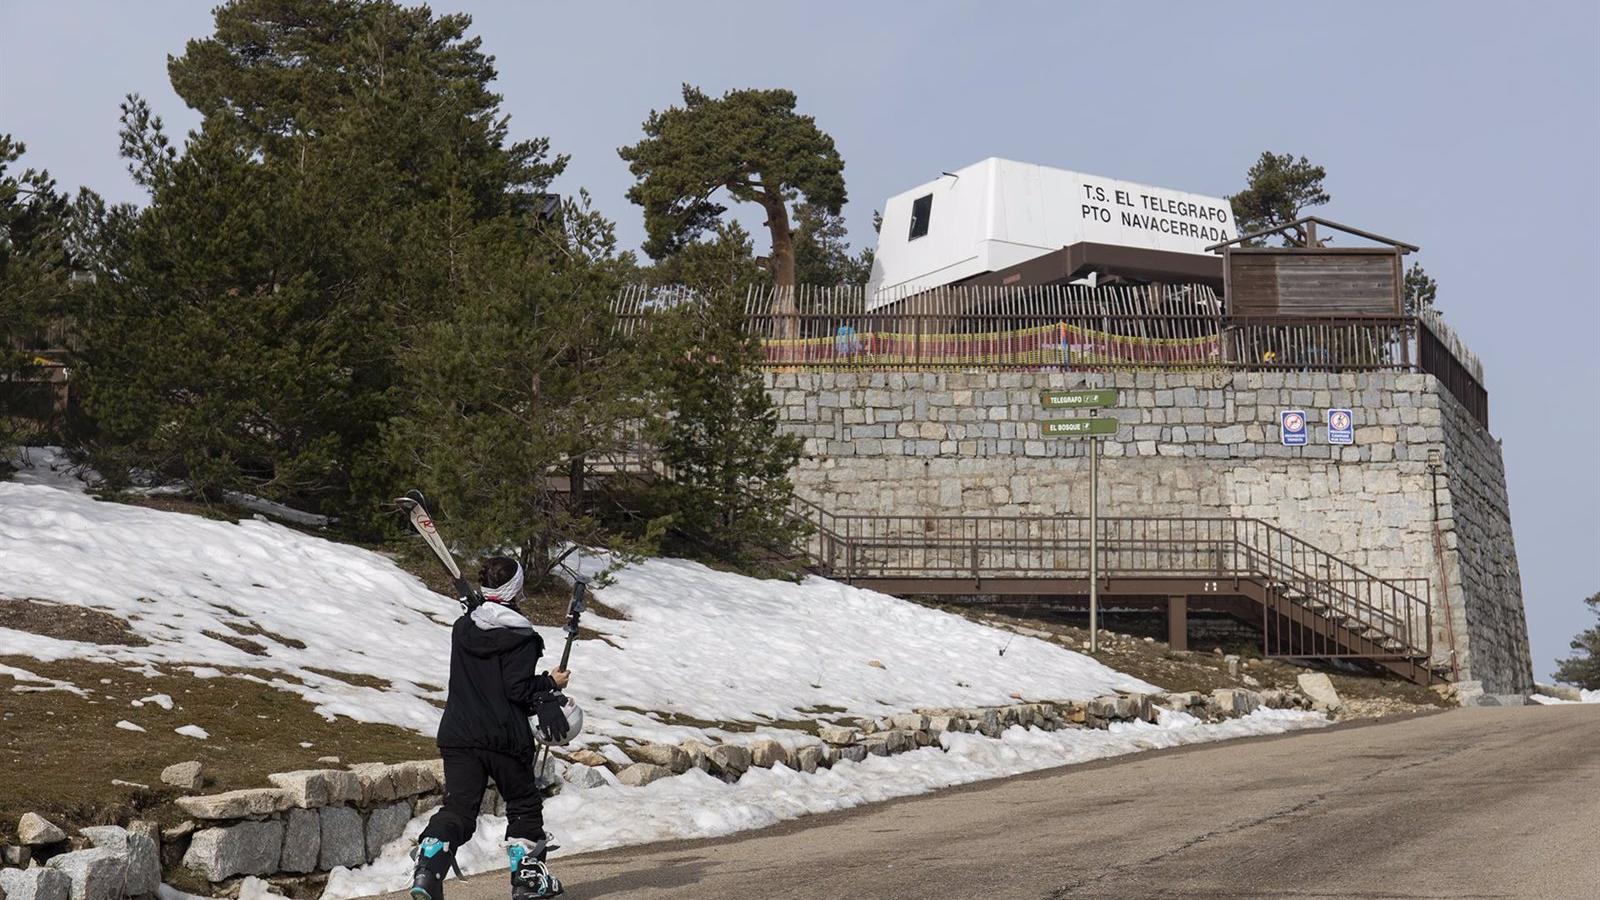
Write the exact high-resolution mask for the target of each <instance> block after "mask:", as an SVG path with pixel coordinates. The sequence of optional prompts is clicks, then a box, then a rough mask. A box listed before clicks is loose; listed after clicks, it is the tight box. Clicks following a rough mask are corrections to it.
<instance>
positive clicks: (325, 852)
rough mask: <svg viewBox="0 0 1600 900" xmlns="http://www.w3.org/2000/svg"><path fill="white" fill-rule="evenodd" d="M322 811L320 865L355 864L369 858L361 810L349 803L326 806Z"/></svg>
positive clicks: (326, 868) (323, 866)
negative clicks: (357, 810) (356, 809)
mask: <svg viewBox="0 0 1600 900" xmlns="http://www.w3.org/2000/svg"><path fill="white" fill-rule="evenodd" d="M319 815H320V816H321V817H322V823H321V824H322V829H321V833H320V835H319V840H320V841H321V844H322V846H321V847H319V848H318V850H317V868H319V869H323V870H324V871H326V870H331V869H332V868H334V867H335V866H347V867H354V866H359V865H361V864H362V863H364V862H366V861H367V835H366V829H364V828H363V827H362V824H361V813H359V812H356V811H355V810H353V809H351V808H350V807H348V806H324V807H323V808H322V810H321V811H320V813H319Z"/></svg>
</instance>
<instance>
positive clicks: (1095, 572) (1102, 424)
mask: <svg viewBox="0 0 1600 900" xmlns="http://www.w3.org/2000/svg"><path fill="white" fill-rule="evenodd" d="M1039 403H1040V404H1041V405H1042V406H1044V408H1045V409H1087V410H1089V415H1088V416H1087V417H1080V418H1076V419H1047V420H1045V421H1044V423H1043V424H1042V425H1041V426H1040V429H1039V430H1040V431H1041V432H1042V433H1043V434H1044V435H1045V436H1046V437H1081V438H1088V439H1089V652H1090V653H1098V652H1100V439H1101V438H1102V437H1104V436H1106V435H1112V434H1116V433H1117V424H1118V423H1117V420H1116V419H1111V418H1100V417H1098V416H1096V415H1095V413H1097V412H1099V411H1100V409H1102V408H1104V407H1108V406H1116V405H1117V391H1116V389H1115V388H1099V389H1089V390H1081V391H1042V392H1040V394H1039Z"/></svg>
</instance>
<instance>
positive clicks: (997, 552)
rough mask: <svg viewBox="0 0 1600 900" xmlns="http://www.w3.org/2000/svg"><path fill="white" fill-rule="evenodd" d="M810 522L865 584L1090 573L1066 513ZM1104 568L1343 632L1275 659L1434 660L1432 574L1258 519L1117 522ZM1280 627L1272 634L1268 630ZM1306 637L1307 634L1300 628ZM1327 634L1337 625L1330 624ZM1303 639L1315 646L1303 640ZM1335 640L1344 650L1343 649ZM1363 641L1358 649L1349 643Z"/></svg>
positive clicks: (1083, 530) (1082, 542)
mask: <svg viewBox="0 0 1600 900" xmlns="http://www.w3.org/2000/svg"><path fill="white" fill-rule="evenodd" d="M792 513H793V514H794V515H796V516H798V517H801V518H804V519H805V520H806V521H807V522H808V523H809V524H810V525H811V533H810V535H809V537H808V538H807V546H806V548H805V549H806V550H807V552H808V554H809V555H810V557H811V559H812V560H813V561H814V563H815V564H816V565H817V567H818V568H819V569H821V570H822V571H824V572H826V573H828V574H831V575H834V576H836V577H840V578H843V579H845V580H858V579H908V578H909V579H917V578H922V579H973V580H976V581H980V582H981V581H982V580H985V579H990V580H993V579H1001V578H1013V579H1015V578H1028V579H1040V578H1043V579H1065V578H1078V579H1084V578H1087V577H1088V569H1089V557H1088V554H1089V543H1090V542H1089V521H1088V519H1086V518H1081V517H1059V516H948V515H935V516H874V515H841V514H835V513H832V512H829V511H828V510H825V509H823V508H822V507H820V506H818V505H817V504H815V503H811V502H809V501H806V500H803V499H800V498H796V500H795V504H794V506H793V507H792ZM1099 538H1100V540H1099V544H1100V571H1101V573H1102V577H1103V579H1105V580H1106V581H1111V580H1115V579H1118V578H1129V577H1162V578H1173V577H1178V578H1193V579H1202V580H1207V579H1209V580H1215V581H1227V580H1240V579H1244V580H1249V581H1251V582H1253V583H1254V584H1256V585H1258V586H1259V587H1260V588H1261V589H1262V590H1263V591H1265V592H1266V593H1267V595H1268V596H1269V598H1270V602H1268V603H1267V605H1268V606H1269V612H1268V613H1267V614H1266V616H1265V617H1264V621H1265V622H1267V623H1268V624H1271V617H1272V616H1273V615H1281V614H1283V613H1284V612H1285V611H1286V608H1283V607H1282V604H1290V605H1292V606H1293V607H1294V608H1296V609H1298V610H1300V611H1301V612H1303V613H1307V614H1310V615H1311V616H1314V617H1315V618H1316V619H1317V620H1320V621H1321V622H1323V623H1326V624H1327V625H1328V626H1330V628H1331V627H1337V628H1338V629H1340V630H1341V631H1342V634H1339V635H1337V637H1338V640H1337V641H1335V640H1334V639H1333V637H1332V636H1330V635H1332V632H1331V631H1330V632H1329V634H1324V635H1322V638H1321V639H1319V640H1314V641H1311V643H1312V644H1315V645H1316V646H1313V647H1311V649H1312V650H1314V651H1315V652H1299V651H1301V650H1305V649H1306V647H1304V646H1298V647H1297V645H1296V644H1295V643H1294V641H1287V642H1284V643H1282V644H1280V645H1279V646H1276V647H1269V648H1268V650H1269V651H1274V650H1275V651H1277V652H1272V653H1271V655H1276V656H1297V655H1304V656H1319V657H1324V656H1360V657H1369V658H1370V657H1384V658H1391V657H1392V658H1397V659H1425V658H1427V657H1428V656H1429V655H1430V654H1431V648H1432V632H1433V629H1432V614H1431V610H1430V604H1429V599H1428V592H1429V589H1430V585H1429V583H1428V581H1427V579H1385V578H1381V577H1379V576H1377V575H1374V574H1372V573H1370V572H1367V571H1366V570H1364V569H1362V568H1360V567H1359V566H1356V565H1354V564H1352V563H1350V562H1348V561H1346V560H1344V559H1341V558H1339V557H1337V556H1335V555H1334V554H1332V553H1329V552H1327V551H1324V550H1322V549H1320V548H1318V547H1316V546H1314V545H1312V544H1311V543H1309V542H1307V541H1304V540H1302V539H1300V538H1297V537H1295V536H1294V535H1291V534H1289V533H1288V532H1286V531H1284V530H1283V529H1282V528H1279V527H1278V526H1276V525H1273V524H1271V523H1268V522H1264V521H1261V520H1259V519H1232V518H1220V517H1218V518H1196V517H1166V518H1161V517H1107V518H1102V519H1101V520H1100V535H1099ZM1269 630H1270V629H1269ZM1302 630H1303V629H1302ZM1325 630H1327V629H1325ZM1301 643H1302V644H1304V643H1305V640H1304V639H1303V638H1302V640H1301ZM1335 643H1337V644H1339V646H1337V647H1336V646H1334V644H1335ZM1352 644H1355V645H1358V646H1364V649H1360V650H1353V649H1352V648H1351V646H1350V645H1352Z"/></svg>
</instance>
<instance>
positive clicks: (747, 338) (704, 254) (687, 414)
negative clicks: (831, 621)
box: [649, 225, 801, 563]
mask: <svg viewBox="0 0 1600 900" xmlns="http://www.w3.org/2000/svg"><path fill="white" fill-rule="evenodd" d="M675 262H676V267H677V274H679V275H681V276H682V277H683V281H684V283H685V284H686V285H687V286H688V287H689V288H690V289H691V290H692V291H693V292H694V295H695V298H696V299H695V300H693V301H691V302H686V303H682V304H680V305H678V306H677V307H675V308H674V309H672V310H670V311H669V312H666V313H663V314H662V315H661V316H660V318H659V321H658V322H657V326H656V328H655V329H654V331H653V333H652V335H651V339H652V345H651V356H650V369H649V371H650V373H651V384H652V385H654V388H655V389H654V390H653V391H652V392H651V393H650V397H651V399H652V404H653V407H654V409H655V410H656V411H657V413H658V416H657V418H656V420H655V422H654V426H653V432H652V436H653V440H654V443H655V444H656V446H658V447H659V448H660V451H661V455H662V459H663V461H664V462H665V463H666V464H667V466H668V468H669V469H670V471H671V476H670V478H669V479H666V480H663V481H661V482H659V483H658V485H657V489H656V498H655V499H656V502H657V504H658V506H657V508H658V509H660V510H663V511H665V512H666V515H667V516H668V517H669V518H670V521H671V524H672V528H673V532H672V533H673V534H675V535H676V536H677V538H678V543H677V545H676V548H677V549H679V550H681V551H683V552H688V553H691V554H696V555H705V556H709V557H711V558H714V559H719V560H723V561H727V562H734V563H745V562H749V561H750V552H751V550H752V548H769V549H782V548H788V547H790V546H792V545H793V543H794V542H795V541H796V540H797V539H798V538H799V536H800V535H801V530H800V528H799V527H798V526H797V525H796V523H795V522H794V520H793V519H792V518H791V517H790V516H789V504H790V501H791V499H792V497H793V493H794V487H793V485H792V483H791V482H790V481H789V472H790V470H791V469H793V468H794V465H795V463H796V462H797V461H798V459H799V455H800V448H801V443H800V440H799V439H798V438H796V437H794V436H793V435H787V434H782V433H780V432H779V430H778V413H777V409H776V408H775V407H774V406H773V404H772V400H771V398H770V397H769V396H768V395H767V392H766V389H765V387H764V384H763V380H762V377H761V371H760V368H759V364H760V362H761V361H762V350H761V346H760V344H759V342H758V341H757V340H756V339H755V338H754V337H752V336H751V335H750V334H749V333H748V332H747V331H746V330H745V327H744V326H745V320H744V302H745V298H746V295H747V293H746V292H747V290H748V288H749V287H750V286H751V285H752V284H756V283H759V281H760V278H761V275H760V270H759V268H757V267H756V266H755V265H754V261H753V259H752V258H751V255H750V240H749V236H748V235H747V234H746V233H745V232H744V231H743V230H742V229H740V228H738V226H737V225H728V226H724V227H722V228H720V229H718V233H717V239H716V240H715V241H705V242H697V243H696V244H693V245H690V246H689V247H686V248H684V250H683V251H682V252H681V253H680V254H679V256H678V258H677V259H676V261H675Z"/></svg>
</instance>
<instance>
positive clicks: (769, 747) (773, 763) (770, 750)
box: [747, 738, 789, 769]
mask: <svg viewBox="0 0 1600 900" xmlns="http://www.w3.org/2000/svg"><path fill="white" fill-rule="evenodd" d="M747 746H748V747H749V749H750V766H751V768H755V769H773V768H777V767H778V766H781V765H788V764H789V751H788V749H787V748H785V747H784V746H783V745H782V744H780V743H778V742H777V741H775V740H773V739H772V738H759V739H757V740H754V741H751V742H750V743H749V744H748V745H747Z"/></svg>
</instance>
